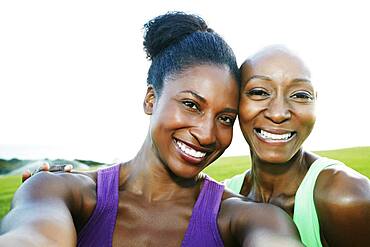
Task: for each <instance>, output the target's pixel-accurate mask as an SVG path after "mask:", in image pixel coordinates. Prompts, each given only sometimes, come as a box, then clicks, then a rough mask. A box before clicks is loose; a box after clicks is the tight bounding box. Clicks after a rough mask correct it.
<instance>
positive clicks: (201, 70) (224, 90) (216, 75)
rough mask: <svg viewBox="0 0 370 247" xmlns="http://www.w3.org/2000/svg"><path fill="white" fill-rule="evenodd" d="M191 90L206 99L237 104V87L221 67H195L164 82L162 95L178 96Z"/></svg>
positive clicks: (231, 77)
mask: <svg viewBox="0 0 370 247" xmlns="http://www.w3.org/2000/svg"><path fill="white" fill-rule="evenodd" d="M186 90H191V91H194V92H197V93H198V94H199V95H201V96H202V97H204V98H205V99H206V100H207V99H217V98H218V99H221V98H222V99H225V100H229V101H230V102H232V103H233V102H234V101H235V102H237V100H238V99H237V97H236V96H235V95H238V91H239V88H238V85H237V82H236V80H235V78H234V77H233V76H232V74H231V72H230V70H229V69H228V67H226V66H222V65H197V66H193V67H190V68H188V69H186V70H184V71H182V72H181V73H179V74H176V75H173V76H170V77H168V78H167V79H166V80H165V81H164V87H163V92H162V93H164V94H178V93H180V92H183V91H186Z"/></svg>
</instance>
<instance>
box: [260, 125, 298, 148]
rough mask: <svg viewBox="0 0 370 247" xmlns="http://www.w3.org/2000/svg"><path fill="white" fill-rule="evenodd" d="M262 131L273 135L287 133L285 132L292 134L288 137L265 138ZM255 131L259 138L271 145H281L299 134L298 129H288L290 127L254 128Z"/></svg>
mask: <svg viewBox="0 0 370 247" xmlns="http://www.w3.org/2000/svg"><path fill="white" fill-rule="evenodd" d="M261 131H264V132H268V133H270V134H273V135H285V134H291V136H290V137H289V138H288V139H267V138H264V137H263V136H262V135H261ZM253 133H254V134H255V135H256V136H257V138H258V139H259V140H260V141H262V142H264V143H268V144H271V145H281V144H286V143H288V142H290V141H291V140H293V139H294V138H295V137H296V136H297V132H296V131H292V130H288V129H272V128H254V129H253Z"/></svg>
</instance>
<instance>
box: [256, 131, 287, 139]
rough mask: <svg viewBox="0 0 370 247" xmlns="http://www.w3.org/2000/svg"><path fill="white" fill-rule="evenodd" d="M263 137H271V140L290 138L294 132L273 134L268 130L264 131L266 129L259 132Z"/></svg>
mask: <svg viewBox="0 0 370 247" xmlns="http://www.w3.org/2000/svg"><path fill="white" fill-rule="evenodd" d="M258 134H259V135H260V136H261V137H263V138H265V139H269V140H274V141H275V140H276V141H279V140H288V139H289V138H290V137H291V136H292V135H293V133H292V132H290V133H287V134H281V135H279V134H272V133H270V132H267V131H264V130H261V132H259V133H258Z"/></svg>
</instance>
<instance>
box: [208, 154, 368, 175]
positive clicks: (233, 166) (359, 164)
mask: <svg viewBox="0 0 370 247" xmlns="http://www.w3.org/2000/svg"><path fill="white" fill-rule="evenodd" d="M314 153H316V154H319V155H321V156H324V157H327V158H332V159H336V160H340V161H341V162H343V163H345V164H346V165H348V166H349V167H351V168H352V169H354V170H356V171H358V172H360V173H361V174H363V175H365V176H367V177H368V178H370V147H354V148H344V149H336V150H329V151H314ZM250 166H251V161H250V157H249V156H235V157H225V158H221V159H219V160H217V161H216V162H215V163H213V165H211V166H209V167H207V168H206V169H205V172H206V173H207V174H208V175H210V176H211V177H213V178H215V179H216V180H217V181H222V180H224V179H225V178H230V177H231V176H233V175H236V174H239V173H242V172H243V171H245V170H246V169H248V168H250Z"/></svg>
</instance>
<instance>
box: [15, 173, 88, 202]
mask: <svg viewBox="0 0 370 247" xmlns="http://www.w3.org/2000/svg"><path fill="white" fill-rule="evenodd" d="M94 187H95V181H94V175H93V174H87V173H86V174H85V173H52V172H39V173H37V174H35V175H34V176H32V177H31V178H29V179H28V180H27V181H26V182H24V183H23V184H22V185H21V186H20V188H19V189H18V190H17V192H16V194H15V200H17V199H22V200H34V199H41V198H44V197H59V196H62V197H64V196H69V194H71V193H72V194H73V193H74V192H75V191H81V190H85V189H92V188H94Z"/></svg>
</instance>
